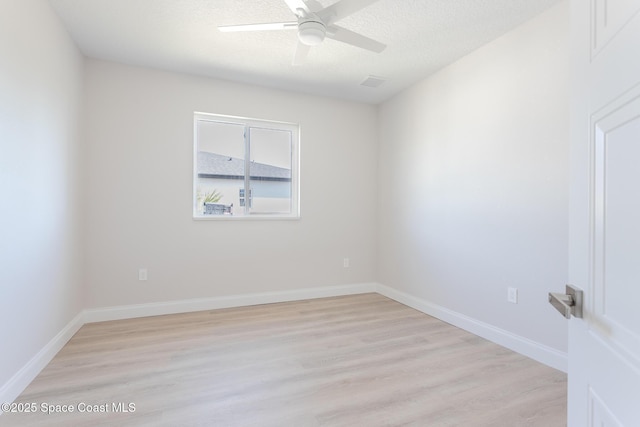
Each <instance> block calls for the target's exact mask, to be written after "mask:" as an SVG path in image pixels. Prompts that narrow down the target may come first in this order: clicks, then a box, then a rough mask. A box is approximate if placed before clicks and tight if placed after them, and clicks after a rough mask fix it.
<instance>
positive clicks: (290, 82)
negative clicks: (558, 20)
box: [50, 0, 559, 103]
mask: <svg viewBox="0 0 640 427" xmlns="http://www.w3.org/2000/svg"><path fill="white" fill-rule="evenodd" d="M335 1H336V0H317V2H318V3H320V4H322V5H323V6H328V5H330V4H332V3H335ZM558 2H559V0H379V1H378V2H377V3H374V4H373V5H371V6H368V7H366V8H365V9H362V10H361V11H359V12H357V13H355V14H353V15H351V16H348V17H347V18H345V19H343V20H341V21H339V22H337V24H339V25H340V26H342V27H345V28H347V29H349V30H352V31H355V32H358V33H361V34H363V35H365V36H367V37H370V38H373V39H375V40H378V41H380V42H382V43H385V44H386V45H387V48H386V49H385V50H384V51H383V52H382V53H380V54H377V53H373V52H369V51H366V50H362V49H358V48H355V47H352V46H349V45H346V44H343V43H340V42H338V41H334V40H328V39H327V40H325V41H324V42H323V43H322V44H321V45H319V46H316V47H313V48H312V49H311V52H310V53H309V56H308V57H307V59H306V61H305V62H304V63H303V64H302V65H298V66H293V65H291V61H292V58H293V54H294V51H295V46H296V43H297V39H296V31H263V32H251V33H221V32H219V31H218V30H217V28H216V27H217V26H218V25H232V24H245V23H263V22H270V21H280V22H281V21H295V17H294V15H293V14H292V13H291V10H290V9H289V8H288V7H287V5H286V3H285V1H284V0H50V3H51V4H52V6H53V8H54V10H55V11H56V12H57V13H58V15H59V16H60V18H61V19H62V21H63V23H64V24H65V26H66V27H67V28H68V30H69V33H70V34H71V36H72V37H73V39H74V40H75V42H76V43H77V45H78V47H79V48H80V50H81V51H82V52H83V54H84V55H86V56H88V57H90V58H99V59H106V60H112V61H116V62H122V63H127V64H132V65H140V66H146V67H153V68H159V69H164V70H170V71H178V72H184V73H189V74H196V75H201V76H208V77H214V78H219V79H225V80H232V81H239V82H244V83H252V84H258V85H261V86H268V87H275V88H281V89H287V90H294V91H300V92H306V93H313V94H321V95H326V96H332V97H338V98H343V99H350V100H355V101H360V102H367V103H379V102H381V101H384V100H385V99H388V98H389V97H391V96H393V95H394V94H396V93H398V92H400V91H401V90H403V89H405V88H407V87H408V86H410V85H411V84H413V83H415V82H417V81H419V80H421V79H423V78H425V77H427V76H428V75H430V74H432V73H434V72H436V71H437V70H439V69H441V68H443V67H444V66H446V65H448V64H450V63H452V62H454V61H455V60H457V59H458V58H461V57H462V56H464V55H466V54H468V53H469V52H471V51H473V50H475V49H477V48H478V47H480V46H482V45H483V44H485V43H487V42H489V41H491V40H493V39H495V38H497V37H498V36H500V35H502V34H504V33H505V32H507V31H509V30H510V29H512V28H515V27H516V26H518V25H519V24H521V23H523V22H525V21H526V20H528V19H530V18H532V17H533V16H535V15H537V14H539V13H541V12H542V11H544V10H545V9H547V8H549V7H550V6H552V5H553V4H556V3H558ZM369 75H374V76H379V77H384V78H385V79H386V81H385V83H384V84H382V85H381V86H379V87H377V88H372V87H365V86H361V85H360V83H361V82H362V81H363V80H365V78H366V77H367V76H369Z"/></svg>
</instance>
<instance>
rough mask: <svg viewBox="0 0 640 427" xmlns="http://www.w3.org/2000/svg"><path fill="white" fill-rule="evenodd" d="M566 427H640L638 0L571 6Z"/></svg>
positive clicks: (580, 1) (585, 0)
mask: <svg viewBox="0 0 640 427" xmlns="http://www.w3.org/2000/svg"><path fill="white" fill-rule="evenodd" d="M571 9H572V25H571V26H572V52H573V55H574V58H573V66H574V68H573V73H572V75H573V76H574V81H573V84H574V88H573V89H574V90H573V95H574V96H573V100H572V131H573V134H572V146H571V168H572V169H571V177H572V181H571V202H570V203H571V209H570V210H571V222H570V230H571V232H570V257H569V258H570V265H569V275H570V282H571V283H572V284H573V285H575V286H577V287H578V288H581V289H583V291H584V300H585V305H584V318H583V319H577V318H572V319H571V320H570V321H569V420H568V425H569V426H570V427H574V426H575V427H584V426H598V427H609V426H627V427H636V426H640V0H571Z"/></svg>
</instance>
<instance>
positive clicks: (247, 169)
mask: <svg viewBox="0 0 640 427" xmlns="http://www.w3.org/2000/svg"><path fill="white" fill-rule="evenodd" d="M250 134H251V128H250V127H249V126H245V128H244V214H245V215H248V214H249V213H251V212H250V206H251V187H250V185H251V136H250Z"/></svg>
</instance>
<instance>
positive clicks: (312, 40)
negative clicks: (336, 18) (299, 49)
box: [298, 21, 327, 46]
mask: <svg viewBox="0 0 640 427" xmlns="http://www.w3.org/2000/svg"><path fill="white" fill-rule="evenodd" d="M326 34H327V29H326V28H325V26H324V24H323V23H322V22H316V21H306V22H302V23H300V24H299V25H298V39H299V40H300V42H301V43H303V44H306V45H307V46H317V45H319V44H320V43H322V41H323V40H324V37H325V35H326Z"/></svg>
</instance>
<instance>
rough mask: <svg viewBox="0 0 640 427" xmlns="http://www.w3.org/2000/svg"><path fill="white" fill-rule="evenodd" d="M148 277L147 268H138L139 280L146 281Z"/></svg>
mask: <svg viewBox="0 0 640 427" xmlns="http://www.w3.org/2000/svg"><path fill="white" fill-rule="evenodd" d="M147 278H148V274H147V269H146V268H141V269H139V270H138V280H140V281H145V280H147Z"/></svg>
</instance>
